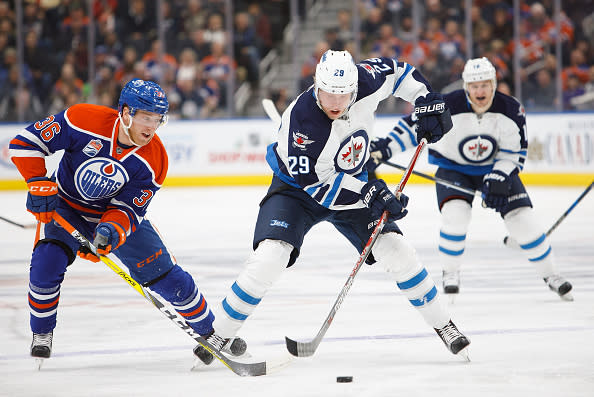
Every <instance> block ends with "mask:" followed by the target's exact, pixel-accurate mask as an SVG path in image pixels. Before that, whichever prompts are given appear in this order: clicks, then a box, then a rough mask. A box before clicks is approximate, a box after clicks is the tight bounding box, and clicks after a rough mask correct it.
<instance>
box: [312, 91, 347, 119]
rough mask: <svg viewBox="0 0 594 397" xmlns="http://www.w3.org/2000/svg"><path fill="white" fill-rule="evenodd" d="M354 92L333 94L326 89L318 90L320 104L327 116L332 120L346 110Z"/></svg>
mask: <svg viewBox="0 0 594 397" xmlns="http://www.w3.org/2000/svg"><path fill="white" fill-rule="evenodd" d="M352 95H353V94H350V93H349V94H331V93H329V92H326V91H324V90H318V99H319V100H320V106H321V107H322V110H323V111H324V113H326V116H328V118H329V119H330V120H336V119H337V118H339V117H340V116H342V114H343V113H344V112H345V111H346V109H347V107H348V106H349V104H350V103H351V97H352Z"/></svg>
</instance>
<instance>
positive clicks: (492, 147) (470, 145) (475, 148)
mask: <svg viewBox="0 0 594 397" xmlns="http://www.w3.org/2000/svg"><path fill="white" fill-rule="evenodd" d="M458 150H459V151H460V155H461V156H462V158H464V160H466V161H468V162H469V163H482V162H484V161H487V160H489V159H490V158H491V157H493V156H494V155H495V152H496V151H497V142H496V141H495V139H494V138H493V137H491V136H480V135H474V136H470V137H468V138H466V139H464V140H463V141H462V142H460V145H459V146H458Z"/></svg>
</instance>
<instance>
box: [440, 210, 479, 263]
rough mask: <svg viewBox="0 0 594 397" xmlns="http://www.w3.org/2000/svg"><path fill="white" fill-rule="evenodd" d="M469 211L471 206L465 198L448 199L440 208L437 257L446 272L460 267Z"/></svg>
mask: <svg viewBox="0 0 594 397" xmlns="http://www.w3.org/2000/svg"><path fill="white" fill-rule="evenodd" d="M471 212H472V207H471V206H470V204H468V202H466V201H465V200H450V201H448V202H446V203H445V204H444V205H443V206H442V208H441V228H440V230H439V257H440V260H441V263H442V266H443V270H445V271H447V272H454V271H458V270H459V269H460V266H461V264H462V263H461V256H462V254H463V253H464V249H465V248H466V232H467V231H468V224H469V222H470V217H471Z"/></svg>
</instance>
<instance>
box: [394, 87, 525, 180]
mask: <svg viewBox="0 0 594 397" xmlns="http://www.w3.org/2000/svg"><path fill="white" fill-rule="evenodd" d="M444 101H445V103H446V106H447V107H448V108H449V109H450V112H451V113H452V123H453V125H454V126H453V127H452V129H451V130H450V131H449V132H448V133H447V134H445V135H444V136H443V138H441V139H440V140H439V141H438V142H436V143H434V144H432V145H430V146H429V162H430V163H431V164H436V165H438V166H439V167H442V168H447V169H452V170H455V171H459V172H462V173H464V174H468V175H484V174H487V173H488V172H490V171H491V170H492V169H494V170H499V171H502V172H504V173H506V174H507V175H510V174H511V173H512V172H514V171H516V170H517V172H520V171H521V170H522V169H523V168H524V162H525V160H526V153H527V150H528V140H527V134H526V115H525V112H524V108H523V106H522V105H521V104H520V103H519V102H518V101H517V100H516V99H515V98H512V97H510V96H508V95H505V94H502V93H500V92H496V93H495V98H494V99H493V104H492V105H491V107H490V108H489V109H488V111H487V112H485V113H484V114H482V115H478V114H476V113H475V112H474V111H473V110H472V108H471V106H470V104H469V103H468V100H467V98H466V95H465V93H464V90H457V91H454V92H451V93H449V94H447V95H444ZM414 130H415V120H413V117H412V116H410V115H409V116H406V117H404V118H402V119H400V120H399V121H398V122H397V123H396V125H395V126H394V128H393V129H392V131H391V132H390V133H389V134H388V136H389V137H390V138H391V139H392V142H391V143H390V148H391V149H392V152H393V153H397V152H400V151H404V150H407V149H409V148H411V147H414V146H416V145H417V141H416V135H415V134H414Z"/></svg>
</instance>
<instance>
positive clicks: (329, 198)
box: [322, 172, 344, 208]
mask: <svg viewBox="0 0 594 397" xmlns="http://www.w3.org/2000/svg"><path fill="white" fill-rule="evenodd" d="M343 177H344V172H341V173H339V174H338V175H337V176H336V179H335V180H334V183H333V184H332V189H330V192H329V193H328V194H327V195H326V199H325V200H324V202H323V203H322V205H323V206H324V207H326V208H328V207H330V204H332V201H334V198H335V197H336V193H337V192H338V188H339V187H340V184H341V183H342V178H343Z"/></svg>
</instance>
